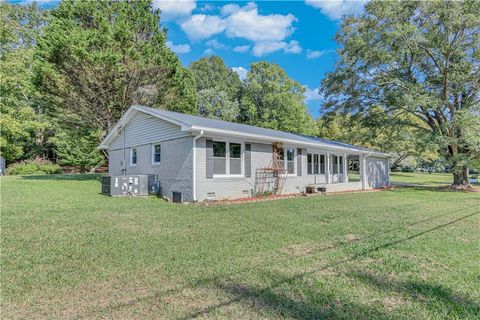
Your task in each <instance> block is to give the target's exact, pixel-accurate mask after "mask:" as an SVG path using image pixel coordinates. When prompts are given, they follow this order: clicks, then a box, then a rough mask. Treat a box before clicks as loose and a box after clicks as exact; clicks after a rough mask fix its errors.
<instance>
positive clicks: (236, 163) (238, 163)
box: [230, 159, 242, 174]
mask: <svg viewBox="0 0 480 320" xmlns="http://www.w3.org/2000/svg"><path fill="white" fill-rule="evenodd" d="M241 173H242V160H241V159H230V174H241Z"/></svg>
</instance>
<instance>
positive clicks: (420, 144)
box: [317, 108, 438, 169]
mask: <svg viewBox="0 0 480 320" xmlns="http://www.w3.org/2000/svg"><path fill="white" fill-rule="evenodd" d="M409 118H410V119H409ZM415 121H416V119H415V118H414V117H412V116H410V115H405V114H397V115H396V116H392V115H391V114H387V113H385V112H384V111H383V110H382V109H381V108H371V109H370V110H369V112H368V113H367V114H365V115H362V114H356V115H355V116H353V115H351V114H340V113H338V112H329V113H326V114H324V115H323V116H321V117H319V118H318V119H317V126H318V135H319V136H320V137H324V138H327V139H331V140H337V141H343V142H346V143H350V144H354V145H359V146H363V147H366V148H370V149H375V150H381V151H383V152H386V153H389V154H390V155H391V156H392V159H391V162H390V165H391V168H392V169H394V168H395V167H396V166H398V165H399V164H400V163H401V162H402V161H403V160H404V159H406V158H407V157H419V156H421V157H423V158H425V159H436V158H437V157H438V155H437V152H436V150H437V149H438V146H437V145H436V144H435V143H434V142H433V141H431V140H430V139H429V138H430V136H428V135H425V134H424V131H423V130H419V129H418V128H417V127H413V126H407V125H401V124H402V123H413V122H415ZM417 122H419V121H418V120H417ZM418 126H422V124H421V123H418Z"/></svg>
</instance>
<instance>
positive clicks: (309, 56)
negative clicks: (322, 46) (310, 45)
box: [307, 49, 325, 59]
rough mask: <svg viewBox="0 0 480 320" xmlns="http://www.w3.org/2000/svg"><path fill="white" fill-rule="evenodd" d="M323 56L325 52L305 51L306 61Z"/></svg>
mask: <svg viewBox="0 0 480 320" xmlns="http://www.w3.org/2000/svg"><path fill="white" fill-rule="evenodd" d="M324 54H325V51H323V50H322V51H317V50H310V49H307V59H317V58H319V57H321V56H323V55H324Z"/></svg>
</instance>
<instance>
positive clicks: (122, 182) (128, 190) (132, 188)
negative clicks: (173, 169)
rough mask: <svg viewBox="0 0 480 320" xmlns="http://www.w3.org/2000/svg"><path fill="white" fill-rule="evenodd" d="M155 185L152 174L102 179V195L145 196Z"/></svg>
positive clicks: (153, 189) (154, 189) (152, 191)
mask: <svg viewBox="0 0 480 320" xmlns="http://www.w3.org/2000/svg"><path fill="white" fill-rule="evenodd" d="M157 185H158V184H156V183H155V176H154V175H153V174H149V175H146V174H145V175H127V176H106V177H102V193H103V194H106V195H109V196H147V195H149V194H151V193H155V192H156V189H157Z"/></svg>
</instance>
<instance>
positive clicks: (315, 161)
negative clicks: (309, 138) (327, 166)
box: [313, 154, 318, 174]
mask: <svg viewBox="0 0 480 320" xmlns="http://www.w3.org/2000/svg"><path fill="white" fill-rule="evenodd" d="M313 173H314V174H318V154H314V155H313Z"/></svg>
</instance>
